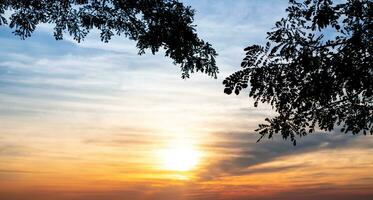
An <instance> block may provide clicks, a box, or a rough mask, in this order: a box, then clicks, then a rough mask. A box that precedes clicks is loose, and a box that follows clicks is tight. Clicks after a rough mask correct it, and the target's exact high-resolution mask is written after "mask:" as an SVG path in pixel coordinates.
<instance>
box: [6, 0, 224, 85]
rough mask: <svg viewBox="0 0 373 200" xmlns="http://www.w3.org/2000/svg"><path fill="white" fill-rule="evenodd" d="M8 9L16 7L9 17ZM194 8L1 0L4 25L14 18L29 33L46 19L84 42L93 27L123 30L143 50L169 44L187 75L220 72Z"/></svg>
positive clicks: (19, 31)
mask: <svg viewBox="0 0 373 200" xmlns="http://www.w3.org/2000/svg"><path fill="white" fill-rule="evenodd" d="M5 11H10V13H11V16H10V18H9V19H8V20H7V19H6V18H5V17H4V16H5ZM193 16H194V10H192V9H191V8H190V7H185V6H184V5H183V4H182V3H180V2H178V1H177V0H60V1H54V0H18V1H17V0H0V25H5V24H9V26H10V28H13V29H14V32H13V33H14V34H15V35H18V36H19V37H21V39H25V38H27V37H30V36H31V33H32V32H33V31H34V30H35V29H36V27H37V25H38V24H40V23H50V24H54V36H55V38H56V39H57V40H60V39H62V38H63V35H64V33H65V32H67V33H68V34H69V35H71V36H72V37H73V38H74V39H75V40H76V41H78V42H80V41H82V40H83V39H84V37H85V36H86V35H87V34H88V33H89V31H90V30H92V29H98V30H99V31H100V32H101V40H102V41H103V42H108V41H109V40H110V38H111V37H112V36H113V35H115V34H117V35H121V34H123V35H125V36H126V37H128V38H129V39H131V40H135V41H137V47H138V48H139V54H143V53H145V50H146V49H150V50H151V52H152V53H153V54H154V53H156V52H157V51H158V50H159V49H160V48H162V47H163V48H164V50H165V54H166V56H169V57H170V58H172V59H173V60H174V63H175V64H180V65H181V71H182V78H188V77H189V75H190V73H193V72H195V71H200V72H203V73H206V74H208V75H210V76H212V77H215V78H216V74H217V73H218V68H217V66H216V63H215V56H216V55H217V53H216V52H215V50H214V49H213V48H212V47H211V45H210V44H209V43H207V42H204V41H203V40H202V39H200V38H199V37H198V36H197V34H196V33H195V29H194V25H193V24H192V23H193Z"/></svg>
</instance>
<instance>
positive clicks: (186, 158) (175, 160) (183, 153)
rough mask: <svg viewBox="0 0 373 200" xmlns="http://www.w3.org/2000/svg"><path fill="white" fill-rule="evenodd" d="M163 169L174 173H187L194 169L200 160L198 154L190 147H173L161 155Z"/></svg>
mask: <svg viewBox="0 0 373 200" xmlns="http://www.w3.org/2000/svg"><path fill="white" fill-rule="evenodd" d="M161 156H162V160H163V168H164V169H166V170H174V171H189V170H192V169H194V168H195V167H196V166H197V165H198V163H199V160H200V152H198V151H197V150H195V149H193V148H191V147H173V148H169V149H166V150H164V151H163V152H162V154H161Z"/></svg>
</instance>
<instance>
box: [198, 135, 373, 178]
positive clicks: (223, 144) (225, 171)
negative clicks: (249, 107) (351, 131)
mask: <svg viewBox="0 0 373 200" xmlns="http://www.w3.org/2000/svg"><path fill="white" fill-rule="evenodd" d="M219 137H220V138H225V140H220V141H219V142H216V143H215V144H212V145H210V146H209V145H207V146H206V147H205V148H207V149H211V150H215V151H218V152H219V153H221V154H225V158H224V159H221V160H218V161H216V162H212V163H211V164H210V165H209V166H207V167H206V170H203V171H201V172H200V174H199V176H200V178H201V179H202V180H213V179H219V178H221V177H229V176H237V175H250V174H258V173H267V172H279V171H282V170H289V169H294V168H303V167H307V163H304V164H302V165H298V164H295V165H289V166H286V165H285V166H283V167H277V166H275V167H272V168H271V167H270V168H268V167H264V168H260V166H261V165H262V164H266V163H270V162H273V161H277V160H281V159H283V158H285V157H291V156H301V155H304V154H306V153H310V152H320V151H328V150H335V149H341V150H346V149H351V150H353V149H356V148H360V149H364V150H362V151H366V150H371V149H372V142H371V141H369V140H365V137H366V136H362V135H361V136H354V135H344V134H341V133H338V132H333V133H314V134H309V135H308V136H306V137H302V138H298V145H297V146H292V144H291V143H290V142H288V141H283V140H281V139H280V138H279V137H277V138H275V139H272V140H267V139H266V138H264V139H262V140H261V141H260V142H259V143H255V141H256V139H257V138H258V137H259V136H258V135H257V134H254V135H253V134H250V135H249V134H244V133H232V134H223V133H221V134H219ZM257 166H259V168H256V167H257Z"/></svg>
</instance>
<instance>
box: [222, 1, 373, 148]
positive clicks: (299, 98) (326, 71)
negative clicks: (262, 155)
mask: <svg viewBox="0 0 373 200" xmlns="http://www.w3.org/2000/svg"><path fill="white" fill-rule="evenodd" d="M286 11H287V13H288V16H287V17H286V18H283V19H281V20H280V21H278V22H276V25H275V27H274V29H273V30H272V31H271V32H268V33H267V34H268V36H267V39H268V43H267V44H266V45H265V46H264V47H262V46H259V45H253V46H249V47H247V48H246V49H245V51H246V57H245V58H244V59H243V62H242V64H241V67H242V69H241V70H239V71H237V72H235V73H233V74H232V75H230V76H229V77H227V78H226V79H225V80H224V82H223V84H224V85H225V90H224V92H225V93H227V94H231V93H232V92H233V91H234V92H235V93H236V94H239V93H240V91H241V90H242V89H244V88H246V87H248V85H250V87H251V88H250V93H249V95H250V97H253V98H254V99H255V104H254V105H255V106H257V105H258V102H262V103H269V104H270V105H272V107H273V108H274V109H275V110H276V111H277V113H278V116H276V117H274V118H270V119H268V118H267V119H266V121H267V122H268V123H267V124H261V125H259V128H258V129H257V130H256V131H258V133H259V134H260V135H261V137H260V139H261V138H263V137H265V136H267V137H268V138H271V137H273V135H274V134H281V135H282V137H283V138H284V139H288V138H290V139H291V141H292V142H293V144H294V145H295V144H296V139H295V138H296V136H300V137H301V136H304V135H306V134H307V133H311V132H313V131H315V129H316V128H319V129H320V130H323V131H332V130H333V129H335V127H336V126H339V127H342V129H341V131H342V132H345V133H348V132H350V133H352V134H358V133H363V134H367V133H369V132H370V134H373V67H372V64H373V62H372V56H373V2H372V1H371V0H347V1H346V2H344V3H339V4H336V3H333V2H332V0H306V1H304V2H302V3H299V2H296V1H295V0H290V5H289V7H288V8H287V9H286ZM260 139H259V140H260ZM259 140H258V141H259Z"/></svg>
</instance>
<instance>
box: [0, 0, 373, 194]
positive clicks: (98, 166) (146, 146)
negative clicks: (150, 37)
mask: <svg viewBox="0 0 373 200" xmlns="http://www.w3.org/2000/svg"><path fill="white" fill-rule="evenodd" d="M182 2H183V3H185V4H186V5H190V6H192V7H193V8H194V9H195V10H196V15H195V24H196V25H197V27H196V29H197V33H198V34H199V36H200V37H201V38H203V39H204V40H206V41H209V42H210V43H211V44H212V45H213V47H214V48H215V49H216V50H217V52H218V53H219V56H218V57H217V64H218V66H219V69H220V73H219V74H218V79H213V78H210V77H208V76H207V75H204V74H192V75H191V78H190V79H187V80H183V79H181V72H180V68H179V66H175V65H174V64H173V63H172V60H171V59H169V58H167V57H165V56H164V54H163V52H159V53H158V54H156V55H152V54H151V53H147V54H145V55H142V56H139V55H138V54H137V53H138V50H137V49H136V46H135V42H132V41H130V40H128V39H126V38H125V37H123V36H122V37H114V38H113V39H112V40H111V41H110V42H109V43H102V42H101V41H100V39H99V33H98V32H94V31H93V32H91V33H90V34H89V35H88V37H87V38H86V39H85V40H84V41H83V42H81V43H77V42H75V41H73V40H72V39H71V38H69V37H65V38H64V40H62V41H56V40H55V39H54V37H53V33H52V32H53V30H52V26H51V25H48V24H43V25H41V26H40V27H39V29H38V30H37V31H36V32H35V33H34V34H33V36H32V37H31V38H29V39H26V40H25V41H22V40H20V39H19V38H17V37H16V36H14V35H13V34H12V30H10V29H9V28H7V27H6V26H0V43H1V45H0V199H1V200H3V199H4V200H23V199H35V200H111V199H112V200H150V199H151V200H153V199H155V200H194V199H198V200H202V199H203V200H254V199H255V200H269V199H276V200H298V199H305V200H311V199H312V200H314V199H340V200H352V199H354V200H368V199H373V156H372V155H373V137H372V136H363V135H357V136H352V135H345V134H342V133H340V132H339V129H337V130H336V131H335V132H331V133H321V132H317V133H315V134H310V135H308V136H306V137H303V138H298V141H297V144H298V145H297V146H295V147H294V146H293V145H292V144H291V142H290V141H283V140H282V138H281V137H275V138H274V139H271V140H268V139H264V140H262V141H261V142H259V143H256V141H257V139H258V138H259V136H258V134H256V133H255V132H254V130H255V129H256V127H257V125H258V124H259V123H261V122H264V118H266V117H269V116H273V115H274V114H275V112H274V111H272V110H271V108H270V107H269V106H267V105H260V106H259V107H258V108H255V107H254V106H253V100H252V99H250V98H249V97H248V90H247V91H245V92H244V93H242V94H241V95H239V96H236V95H230V96H229V95H226V94H224V93H223V89H224V87H223V85H222V80H223V79H224V78H225V77H226V76H228V75H229V74H231V73H233V72H234V71H237V70H238V69H239V67H240V63H241V60H242V58H243V56H244V52H243V49H244V48H245V47H246V46H248V45H250V44H263V43H264V42H265V38H266V32H267V31H269V30H270V29H271V28H272V27H273V26H274V22H275V21H276V20H278V19H280V18H281V17H283V16H285V15H286V13H285V8H286V6H287V2H288V1H287V0H265V1H262V0H234V1H229V0H185V1H182Z"/></svg>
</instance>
